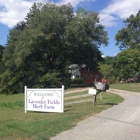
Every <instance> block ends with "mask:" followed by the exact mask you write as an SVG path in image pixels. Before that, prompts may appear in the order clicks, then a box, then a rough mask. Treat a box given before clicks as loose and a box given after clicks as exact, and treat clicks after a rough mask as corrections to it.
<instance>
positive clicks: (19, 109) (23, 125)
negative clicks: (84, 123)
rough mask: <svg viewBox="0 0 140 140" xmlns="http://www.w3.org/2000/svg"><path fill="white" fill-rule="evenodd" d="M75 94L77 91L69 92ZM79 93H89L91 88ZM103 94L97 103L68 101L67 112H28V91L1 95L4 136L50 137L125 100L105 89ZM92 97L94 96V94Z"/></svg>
mask: <svg viewBox="0 0 140 140" xmlns="http://www.w3.org/2000/svg"><path fill="white" fill-rule="evenodd" d="M74 94H77V93H72V94H69V96H70V95H71V96H73V95H74ZM79 94H87V91H85V92H81V93H78V95H79ZM102 97H103V100H102V101H101V100H100V96H99V95H98V96H97V103H96V106H95V107H93V103H92V101H91V102H84V103H78V104H71V105H65V107H64V113H41V112H29V111H28V112H27V113H24V94H16V95H0V140H25V139H26V140H49V139H50V138H51V137H53V136H55V135H57V134H58V133H60V132H62V131H65V130H68V129H71V128H72V127H74V126H76V124H77V123H78V122H79V121H81V120H84V119H86V118H88V117H90V116H93V115H95V114H97V113H99V112H101V111H103V110H105V109H107V108H110V107H112V106H113V105H117V104H118V103H120V102H122V101H123V98H121V97H120V96H118V95H114V94H111V93H106V92H102ZM86 98H87V97H86ZM86 98H84V99H86ZM88 98H91V99H92V98H93V96H91V97H88ZM74 100H81V99H79V98H78V99H74ZM70 101H72V100H68V101H67V102H70Z"/></svg>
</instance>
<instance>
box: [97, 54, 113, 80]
mask: <svg viewBox="0 0 140 140" xmlns="http://www.w3.org/2000/svg"><path fill="white" fill-rule="evenodd" d="M114 61H115V57H111V56H106V57H105V58H104V61H103V62H101V63H99V64H100V67H99V68H100V71H101V72H102V74H103V78H105V79H108V80H109V81H110V82H114V80H115V79H114V76H113V63H114Z"/></svg>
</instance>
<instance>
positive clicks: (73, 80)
mask: <svg viewBox="0 0 140 140" xmlns="http://www.w3.org/2000/svg"><path fill="white" fill-rule="evenodd" d="M82 83H83V80H82V78H75V79H71V84H82Z"/></svg>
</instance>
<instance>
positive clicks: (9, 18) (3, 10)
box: [0, 0, 95, 27]
mask: <svg viewBox="0 0 140 140" xmlns="http://www.w3.org/2000/svg"><path fill="white" fill-rule="evenodd" d="M47 1H52V0H0V23H2V24H4V25H7V26H8V27H13V26H14V25H16V23H17V22H19V21H22V20H23V19H24V18H25V17H26V15H27V13H28V12H29V9H30V7H31V6H32V5H33V3H34V2H47ZM93 1H95V0H61V1H60V2H59V3H58V2H56V3H57V4H67V3H68V2H70V3H71V4H72V6H74V7H76V6H77V5H78V4H80V3H81V2H93Z"/></svg>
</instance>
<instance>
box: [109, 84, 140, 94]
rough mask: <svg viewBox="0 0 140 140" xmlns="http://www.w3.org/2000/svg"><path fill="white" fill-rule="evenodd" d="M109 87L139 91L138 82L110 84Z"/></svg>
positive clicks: (139, 85)
mask: <svg viewBox="0 0 140 140" xmlns="http://www.w3.org/2000/svg"><path fill="white" fill-rule="evenodd" d="M110 88H114V89H121V90H127V91H134V92H140V83H118V84H110Z"/></svg>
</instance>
